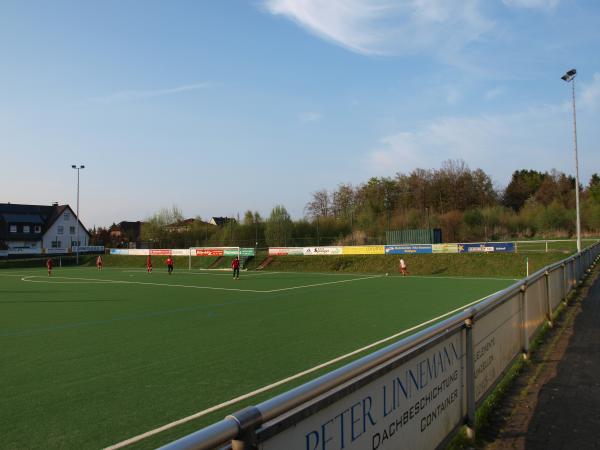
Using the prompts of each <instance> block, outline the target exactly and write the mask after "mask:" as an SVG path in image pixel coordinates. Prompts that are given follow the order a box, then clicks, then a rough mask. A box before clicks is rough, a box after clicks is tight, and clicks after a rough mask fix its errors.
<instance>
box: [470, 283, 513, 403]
mask: <svg viewBox="0 0 600 450" xmlns="http://www.w3.org/2000/svg"><path fill="white" fill-rule="evenodd" d="M473 343H474V349H473V360H474V364H475V400H476V401H477V400H479V399H481V398H482V397H483V396H484V395H485V393H486V392H487V391H488V389H490V388H491V387H492V386H493V385H494V383H495V382H496V381H497V380H498V378H499V377H500V376H501V375H502V374H503V372H504V370H505V368H506V367H509V364H510V363H511V362H512V360H513V359H514V358H515V356H516V355H517V354H519V353H520V351H521V348H522V342H521V303H520V296H519V294H516V295H515V296H514V297H512V298H511V299H510V300H507V301H506V302H504V303H503V304H502V305H501V306H499V307H498V308H496V309H494V310H492V311H490V312H489V313H487V314H486V315H485V316H483V317H481V318H478V319H476V320H475V325H474V327H473Z"/></svg>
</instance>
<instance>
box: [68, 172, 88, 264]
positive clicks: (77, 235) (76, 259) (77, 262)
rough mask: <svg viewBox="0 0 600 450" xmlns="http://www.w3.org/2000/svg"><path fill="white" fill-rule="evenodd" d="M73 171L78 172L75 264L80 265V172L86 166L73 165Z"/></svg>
mask: <svg viewBox="0 0 600 450" xmlns="http://www.w3.org/2000/svg"><path fill="white" fill-rule="evenodd" d="M71 168H72V169H75V170H76V171H77V213H76V219H77V224H76V228H75V230H76V231H75V233H76V234H75V236H76V237H75V239H77V252H75V255H76V256H75V264H77V265H79V171H80V170H81V169H85V166H84V165H83V164H81V165H79V166H77V165H75V164H73V165H72V166H71Z"/></svg>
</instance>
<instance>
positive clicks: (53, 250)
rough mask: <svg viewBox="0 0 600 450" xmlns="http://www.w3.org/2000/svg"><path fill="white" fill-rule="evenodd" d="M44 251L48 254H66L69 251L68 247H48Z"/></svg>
mask: <svg viewBox="0 0 600 450" xmlns="http://www.w3.org/2000/svg"><path fill="white" fill-rule="evenodd" d="M44 253H46V254H48V255H56V254H59V253H61V254H65V253H68V252H67V249H66V248H47V249H45V250H44Z"/></svg>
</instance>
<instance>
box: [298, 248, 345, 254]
mask: <svg viewBox="0 0 600 450" xmlns="http://www.w3.org/2000/svg"><path fill="white" fill-rule="evenodd" d="M302 254H303V255H306V256H314V255H341V254H342V247H304V248H303V249H302Z"/></svg>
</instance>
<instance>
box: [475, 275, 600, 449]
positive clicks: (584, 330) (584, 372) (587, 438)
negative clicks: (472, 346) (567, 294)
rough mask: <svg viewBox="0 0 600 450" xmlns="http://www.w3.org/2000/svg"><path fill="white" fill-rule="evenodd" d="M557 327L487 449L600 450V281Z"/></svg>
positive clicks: (511, 400) (516, 390)
mask: <svg viewBox="0 0 600 450" xmlns="http://www.w3.org/2000/svg"><path fill="white" fill-rule="evenodd" d="M597 271H598V269H596V274H597ZM584 295H585V290H584ZM557 325H558V326H557V327H556V328H555V329H554V330H553V331H552V332H551V333H550V335H549V343H548V344H547V345H545V346H543V347H542V348H541V349H540V351H539V352H538V353H539V354H538V355H534V357H533V359H532V362H533V364H532V365H531V366H530V367H529V368H528V369H527V370H526V373H525V376H524V377H519V378H520V379H519V380H517V381H516V384H515V386H514V387H513V388H512V395H509V397H510V398H509V399H508V400H507V404H505V405H504V406H503V407H502V408H501V410H500V411H499V412H498V414H499V415H501V414H504V415H507V416H509V417H508V419H507V420H506V422H505V423H504V424H503V426H502V427H501V430H500V431H497V432H495V433H494V434H496V433H497V434H496V435H495V436H487V437H485V438H484V439H485V440H488V439H490V438H492V439H493V442H492V443H491V444H489V445H488V446H487V448H488V449H493V450H504V449H527V450H529V449H533V450H537V449H540V450H541V449H544V450H545V449H564V450H567V449H568V450H572V449H600V277H596V280H595V282H593V284H592V285H591V287H590V288H589V291H588V293H587V296H585V297H584V299H583V300H577V301H576V302H575V304H574V305H572V306H570V307H569V308H568V309H567V310H566V312H565V314H563V317H562V318H561V319H560V323H559V324H557ZM527 372H529V373H527Z"/></svg>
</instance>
